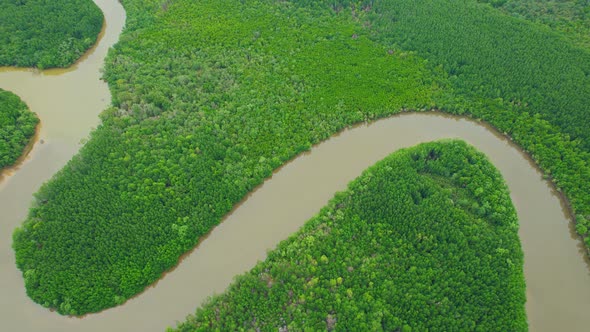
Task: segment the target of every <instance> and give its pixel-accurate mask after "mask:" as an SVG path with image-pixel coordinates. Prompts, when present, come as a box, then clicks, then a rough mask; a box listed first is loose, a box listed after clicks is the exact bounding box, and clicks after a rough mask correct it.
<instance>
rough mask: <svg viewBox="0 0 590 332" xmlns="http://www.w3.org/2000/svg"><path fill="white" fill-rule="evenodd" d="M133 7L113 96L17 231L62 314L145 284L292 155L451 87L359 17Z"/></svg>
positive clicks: (112, 61) (111, 67) (271, 8)
mask: <svg viewBox="0 0 590 332" xmlns="http://www.w3.org/2000/svg"><path fill="white" fill-rule="evenodd" d="M132 4H133V6H131V5H132ZM125 5H126V7H127V6H131V8H133V9H132V11H131V12H130V13H129V16H130V20H131V21H132V22H134V23H133V24H134V26H136V27H137V28H138V30H127V31H126V33H125V34H124V35H123V36H122V37H121V42H120V43H119V44H118V45H117V46H116V47H115V49H114V51H113V52H111V53H110V55H109V58H108V60H107V66H106V71H105V74H104V76H105V78H106V79H107V80H108V81H109V83H110V88H111V90H112V92H113V102H114V104H115V107H113V108H111V109H109V110H107V111H105V112H104V113H103V114H102V115H101V118H102V120H103V125H101V126H100V127H99V128H98V129H97V130H96V131H95V132H93V133H92V135H91V138H90V140H89V141H88V143H87V144H86V145H85V146H84V147H83V148H82V150H81V151H80V153H79V154H78V155H77V156H76V157H75V158H74V159H73V160H72V161H71V162H69V164H68V165H67V166H66V167H65V168H64V169H63V170H62V171H61V172H60V173H58V174H57V175H56V176H55V177H54V178H53V179H52V180H51V181H50V182H49V183H47V184H46V185H44V186H43V187H42V188H41V189H40V191H39V192H38V193H37V195H36V200H37V205H36V206H35V207H33V208H32V209H31V211H30V215H29V217H28V219H27V220H26V221H25V223H24V224H23V226H22V227H21V228H19V229H18V230H16V231H15V234H14V248H15V251H16V261H17V265H18V267H19V268H20V269H22V270H23V272H24V273H26V271H29V270H34V271H35V279H34V281H35V282H27V283H26V287H27V293H28V294H29V296H31V298H33V299H34V300H35V301H37V302H39V303H48V304H49V306H50V307H51V308H55V309H56V310H58V311H59V312H60V313H64V314H69V313H71V310H76V312H77V313H79V314H83V313H86V312H93V311H99V310H102V309H104V308H107V307H111V306H114V305H116V304H120V303H122V302H123V301H124V299H127V298H129V297H131V296H133V295H135V294H137V293H139V292H141V291H142V290H143V289H144V288H145V287H146V286H148V285H149V284H151V283H153V282H154V281H155V280H157V279H158V278H159V277H160V276H161V274H162V272H163V271H165V270H167V269H170V268H171V267H173V266H174V265H175V264H176V263H177V261H178V257H179V256H180V255H181V254H182V253H184V252H186V251H187V250H189V249H190V248H192V247H193V246H194V245H195V244H196V242H197V241H198V239H199V238H200V237H201V236H203V235H205V234H206V233H207V232H209V231H210V229H211V228H212V227H213V226H214V225H216V224H217V223H219V221H220V220H221V218H222V217H223V216H224V215H225V214H226V213H227V212H229V211H230V209H231V208H232V206H233V205H234V204H236V203H237V202H239V201H240V200H241V199H242V198H243V197H244V196H245V195H246V194H247V193H248V192H249V191H250V190H252V189H253V188H254V187H255V186H257V185H258V184H260V183H261V182H262V181H263V180H264V179H265V178H266V177H268V176H269V175H270V174H271V172H272V171H273V170H274V169H276V168H277V167H279V166H280V165H281V164H283V163H284V162H285V161H287V160H289V159H290V158H292V157H294V156H295V155H297V154H298V153H300V152H302V151H305V150H308V149H309V148H310V147H311V145H312V144H314V143H318V142H320V141H321V140H324V139H326V138H328V137H330V136H331V135H332V134H334V133H335V132H337V131H338V130H341V129H342V128H344V127H346V126H348V125H350V124H353V123H357V122H360V121H365V120H369V119H373V118H377V117H381V116H385V115H388V114H391V113H393V112H395V111H398V110H400V109H402V108H413V109H420V108H423V107H428V103H429V101H430V99H431V97H430V96H431V95H433V94H435V93H437V91H438V86H437V84H436V82H435V81H433V80H432V79H431V78H430V76H429V74H428V72H427V71H426V70H425V68H424V65H423V62H422V61H420V60H419V59H417V58H416V57H414V56H412V55H411V54H401V53H400V54H397V55H390V54H388V52H387V50H386V49H384V48H383V47H381V46H379V45H376V44H374V43H373V42H371V41H370V40H369V39H368V38H367V37H366V36H365V35H363V34H362V31H361V30H362V29H361V27H360V26H359V25H358V24H355V23H353V22H350V20H349V19H348V16H333V15H332V13H331V12H329V11H323V10H319V11H308V10H305V9H301V8H297V7H294V6H292V5H290V4H289V3H278V2H277V3H275V2H252V3H247V4H243V3H241V2H240V1H217V0H216V1H199V2H194V1H175V2H173V3H172V4H171V5H170V6H169V7H167V9H166V10H163V9H160V7H157V8H156V9H157V10H154V7H153V6H147V7H141V8H147V9H142V13H143V15H145V16H149V15H148V14H149V13H150V12H151V11H153V12H154V15H155V16H156V17H155V18H154V17H152V18H151V19H149V20H147V21H144V20H141V19H137V17H141V16H134V14H133V12H134V11H136V10H139V9H138V8H140V7H139V6H140V5H138V2H126V3H125ZM141 5H142V6H145V4H144V3H141ZM149 22H155V23H151V24H148V23H149ZM302 27H306V28H302ZM355 34H357V35H356V36H355ZM351 82H352V83H351ZM66 302H67V303H68V304H69V306H67V307H66V306H62V303H66ZM66 309H68V310H66Z"/></svg>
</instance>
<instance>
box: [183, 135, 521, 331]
mask: <svg viewBox="0 0 590 332" xmlns="http://www.w3.org/2000/svg"><path fill="white" fill-rule="evenodd" d="M517 231H518V223H517V218H516V212H515V210H514V208H513V206H512V203H511V201H510V196H509V194H508V190H507V188H506V186H505V184H504V181H503V179H502V177H501V176H500V174H499V173H498V171H497V170H495V168H494V167H493V166H492V165H491V164H490V163H489V162H488V161H487V159H486V158H485V156H483V155H482V154H481V153H478V152H476V151H475V150H474V149H473V148H472V147H469V146H467V145H466V144H465V143H463V142H462V141H446V142H434V143H427V144H422V145H419V146H418V147H414V148H410V149H406V150H402V151H399V152H396V153H394V154H392V155H390V156H389V157H387V158H386V159H384V160H382V161H381V162H379V163H377V164H376V165H374V166H372V167H370V168H369V169H367V170H366V171H365V172H364V173H363V174H362V175H361V176H360V177H359V178H358V179H356V180H354V181H353V182H351V183H350V185H349V188H348V190H347V191H345V192H341V193H338V194H336V197H335V198H334V199H333V200H332V201H331V202H330V203H329V204H328V206H326V207H325V208H324V209H322V211H321V212H320V213H319V214H318V215H317V216H316V217H314V218H312V219H311V220H309V221H308V222H307V223H306V225H305V226H304V227H303V228H302V229H301V230H300V231H299V232H297V233H296V234H294V235H292V236H291V237H290V238H289V239H288V240H285V241H283V242H282V243H280V244H279V246H278V248H277V249H275V250H274V251H271V252H270V253H269V254H268V258H267V259H266V261H264V262H262V263H259V264H258V265H257V266H256V267H255V268H254V269H252V270H251V271H250V272H248V273H247V274H245V275H242V276H240V277H238V278H237V279H236V280H235V281H234V283H233V285H231V286H230V288H229V289H228V290H227V291H226V292H225V293H224V294H222V295H220V296H217V297H214V298H213V299H211V300H209V301H208V303H206V304H205V305H204V306H203V307H202V308H199V309H198V310H197V312H196V314H195V315H194V316H190V317H189V318H188V320H187V321H186V322H184V323H182V324H180V325H179V326H178V328H177V330H176V331H179V332H180V331H182V332H188V331H277V330H278V331H412V330H414V331H526V330H527V320H526V314H525V309H524V302H525V284H524V277H523V255H522V251H521V248H520V241H519V238H518V234H517Z"/></svg>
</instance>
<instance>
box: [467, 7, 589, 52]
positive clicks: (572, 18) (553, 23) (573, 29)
mask: <svg viewBox="0 0 590 332" xmlns="http://www.w3.org/2000/svg"><path fill="white" fill-rule="evenodd" d="M478 1H480V2H485V3H489V4H491V5H492V6H493V7H496V8H498V9H500V10H502V11H503V12H504V13H507V14H510V15H513V16H515V17H519V18H524V19H527V20H530V21H533V22H537V23H541V24H544V25H547V26H549V27H551V28H552V29H554V30H556V31H561V32H563V33H564V35H565V36H568V37H570V38H572V39H573V40H574V41H575V42H578V43H580V44H582V45H584V46H586V47H588V46H590V2H588V0H478Z"/></svg>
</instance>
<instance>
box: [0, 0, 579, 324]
mask: <svg viewBox="0 0 590 332" xmlns="http://www.w3.org/2000/svg"><path fill="white" fill-rule="evenodd" d="M95 1H96V3H97V4H98V5H99V7H100V8H101V9H102V10H103V12H104V13H105V19H106V22H107V25H106V29H105V31H104V33H103V35H102V37H101V39H100V42H99V43H98V45H97V47H95V48H94V49H93V50H91V51H90V52H88V54H87V55H86V56H85V57H84V58H83V59H82V60H81V61H80V62H79V63H78V64H76V65H75V66H73V67H72V68H69V69H67V70H50V71H45V72H41V73H39V72H37V71H33V70H16V69H0V88H3V89H6V90H10V91H13V92H14V93H16V94H17V95H19V96H20V97H21V98H22V99H23V100H24V101H25V102H26V103H27V104H28V105H29V107H30V108H31V110H32V111H34V112H36V113H37V114H38V115H39V117H40V118H41V123H42V125H41V127H40V131H39V134H38V135H37V136H38V141H37V142H36V144H35V145H34V147H33V149H32V150H31V152H30V153H29V155H28V157H27V158H25V160H24V161H23V162H22V163H21V164H20V165H19V166H18V167H16V168H15V169H12V170H8V171H7V172H4V178H3V179H0V180H1V182H0V211H1V214H0V215H1V217H2V220H1V222H0V294H2V295H1V296H0V324H1V325H0V329H1V330H6V331H60V332H65V331H163V330H164V329H165V328H166V327H167V326H172V325H174V324H175V322H176V321H181V320H183V319H184V317H185V316H186V315H187V314H189V313H191V312H193V311H194V309H195V307H196V306H197V305H198V304H199V303H201V301H203V300H204V299H205V298H206V297H208V296H210V295H212V294H213V293H216V292H217V293H219V292H222V291H223V290H224V289H225V288H226V287H227V285H228V284H229V283H230V282H231V280H232V278H233V277H234V276H235V275H236V274H239V273H241V272H244V271H246V270H248V269H249V268H251V267H252V266H254V264H255V263H256V262H257V261H258V260H262V259H264V257H265V253H266V250H268V249H270V248H273V247H274V246H275V245H276V244H277V243H278V242H279V241H281V240H282V239H285V238H286V237H287V236H288V235H289V234H291V233H293V232H295V231H296V230H297V229H298V228H299V227H300V226H301V225H303V223H304V222H305V221H306V220H308V219H309V218H310V217H312V216H313V215H314V214H316V213H317V212H318V211H319V209H320V208H321V207H322V206H324V205H325V204H326V203H327V202H328V200H329V199H330V198H331V197H332V196H333V195H334V193H335V192H336V191H338V190H343V189H345V187H346V184H347V183H348V182H349V181H351V180H352V179H354V178H355V177H357V176H358V175H360V173H361V172H362V171H363V170H364V169H365V168H367V167H369V166H370V165H372V164H374V163H375V162H377V161H378V160H380V159H382V158H384V157H385V156H386V155H388V154H390V153H392V152H393V151H395V150H397V149H399V148H402V147H407V146H412V145H415V144H417V143H420V142H426V141H431V140H436V139H440V138H450V137H453V138H461V139H463V140H465V141H467V142H468V143H470V144H472V145H474V146H475V147H476V148H477V149H478V150H480V151H482V152H483V153H485V154H486V155H487V156H488V157H489V158H490V159H491V161H492V162H493V164H494V165H496V167H497V168H498V169H499V170H500V172H501V173H502V175H503V176H504V178H505V179H506V181H507V183H508V186H509V188H510V191H511V196H512V200H513V202H514V204H515V206H516V209H517V212H518V217H519V220H520V224H521V228H520V237H521V240H522V244H523V249H524V253H525V276H526V282H527V313H528V316H529V324H530V329H531V331H557V330H562V331H586V330H587V325H586V324H585V320H586V317H587V312H588V310H589V309H590V272H589V269H588V265H587V262H586V260H585V258H584V257H585V256H584V253H583V249H582V246H581V244H580V242H579V241H578V239H577V238H576V237H575V236H574V235H572V234H573V233H572V232H571V223H570V215H569V212H568V209H567V207H566V206H565V204H564V202H563V200H562V198H561V197H560V195H558V194H556V192H555V191H554V190H553V188H552V186H551V185H550V184H548V183H547V182H546V181H544V180H543V179H542V175H541V173H540V172H539V170H538V169H537V168H536V167H535V166H534V164H533V163H532V162H531V161H530V160H529V158H527V156H526V155H525V154H523V153H522V152H520V151H519V150H518V148H517V147H516V146H515V145H513V144H512V143H511V142H510V141H509V140H507V139H505V138H504V137H502V136H500V135H498V134H497V133H495V132H494V131H493V130H491V129H490V128H488V127H487V126H485V125H482V124H481V123H478V122H474V121H470V120H467V119H460V118H455V117H450V116H446V115H443V114H440V113H421V114H416V113H414V114H403V115H399V116H395V117H391V118H388V119H384V120H379V121H377V122H375V123H373V124H371V125H361V126H357V127H356V128H354V129H351V130H346V131H344V132H343V133H341V134H339V135H336V136H335V137H333V138H331V139H330V140H328V141H326V142H324V143H322V144H320V145H318V146H316V147H314V148H313V149H312V151H311V152H310V153H306V154H304V155H301V156H299V157H298V158H296V159H295V160H293V161H292V162H290V163H288V164H287V165H285V166H284V167H282V168H281V169H280V170H278V171H277V172H276V173H275V174H274V175H273V176H272V178H271V179H269V180H267V181H266V182H265V183H264V184H263V185H262V186H260V187H259V188H258V189H257V190H255V191H254V192H253V193H251V194H250V195H249V196H248V198H247V199H245V200H244V202H243V203H241V204H240V205H239V206H238V207H237V208H236V209H235V210H234V211H233V212H232V213H231V214H230V215H228V216H227V217H226V218H225V220H224V221H223V223H222V224H221V225H220V226H218V227H217V228H215V229H214V230H213V231H212V232H211V234H210V235H209V236H208V237H207V239H206V240H204V241H203V242H202V243H201V245H200V246H199V247H198V249H197V250H195V251H194V252H192V253H191V254H189V255H187V257H185V259H184V260H183V261H182V263H181V264H180V265H179V266H178V267H177V268H176V269H175V270H174V271H172V272H170V273H168V274H167V275H166V276H165V277H164V278H163V279H162V280H160V281H159V282H158V283H157V284H156V285H155V286H153V287H150V288H149V289H148V290H146V291H145V292H144V293H143V294H141V295H139V296H137V297H135V298H134V299H132V300H130V301H128V302H127V303H126V304H125V305H123V306H120V307H117V308H114V309H110V310H106V311H104V312H102V313H98V314H93V315H88V316H86V317H84V318H70V317H62V316H59V315H58V314H56V313H52V312H50V311H48V310H46V309H44V308H42V307H41V306H39V305H37V304H35V303H33V302H32V301H31V300H30V299H29V298H28V297H27V296H26V294H25V291H24V283H23V280H22V277H21V274H20V271H18V270H17V269H16V267H15V262H14V253H13V251H12V249H11V243H12V239H11V236H12V231H13V229H14V228H15V227H16V226H18V225H19V224H20V223H21V221H22V220H23V219H24V218H25V216H26V213H27V210H28V207H29V204H30V202H31V197H32V194H33V193H34V192H35V191H36V190H37V189H38V187H39V186H40V185H41V184H42V183H43V182H45V181H46V180H47V179H49V178H50V177H51V175H52V174H54V173H55V172H56V171H58V170H59V169H60V168H61V167H62V166H63V165H64V164H65V163H66V162H67V160H69V159H70V158H71V157H72V156H73V154H74V153H75V152H76V151H77V150H78V148H79V147H80V144H79V141H80V139H82V138H85V137H86V136H87V135H88V133H89V132H90V130H91V128H92V127H94V126H96V125H97V124H98V117H97V115H98V114H99V113H100V111H102V110H103V109H105V108H106V107H107V106H108V104H109V101H110V94H109V91H108V88H107V86H106V84H105V83H104V82H101V81H100V80H99V77H100V73H99V69H100V67H101V66H102V63H103V60H104V56H105V55H106V52H107V50H108V48H109V47H110V46H112V45H113V44H114V43H115V42H116V40H117V39H118V36H119V33H120V31H121V29H122V26H123V24H124V21H125V13H124V10H123V8H122V7H121V5H120V4H119V3H118V2H117V1H116V0H95ZM245 235H246V236H245Z"/></svg>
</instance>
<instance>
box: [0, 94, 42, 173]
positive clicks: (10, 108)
mask: <svg viewBox="0 0 590 332" xmlns="http://www.w3.org/2000/svg"><path fill="white" fill-rule="evenodd" d="M37 123H39V119H38V118H37V116H36V115H35V114H34V113H33V112H31V111H30V110H29V108H28V107H27V105H25V103H24V102H23V101H22V100H21V99H20V98H19V97H18V96H17V95H15V94H14V93H12V92H10V91H5V90H2V89H0V170H1V169H2V168H4V167H7V166H10V165H12V164H14V163H15V162H16V160H17V159H18V158H19V157H20V156H21V154H22V153H23V150H24V149H25V147H26V146H27V144H29V141H30V140H31V138H32V137H33V136H34V135H35V128H36V126H37Z"/></svg>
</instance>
